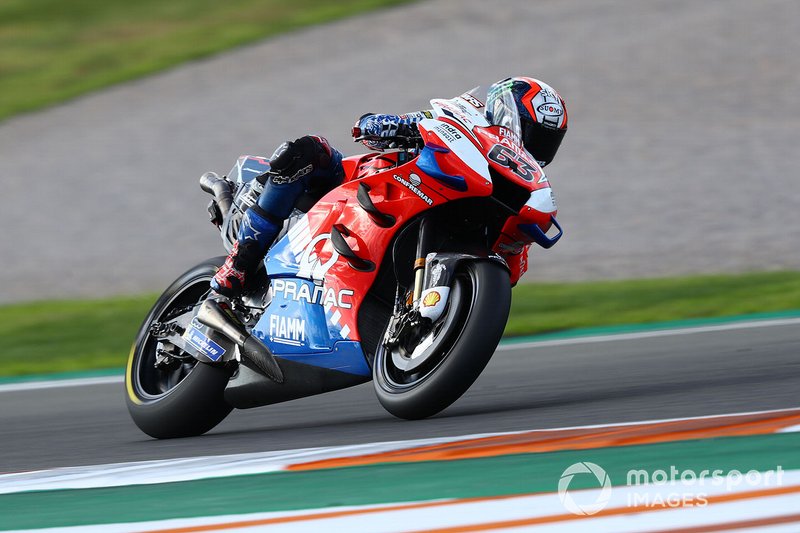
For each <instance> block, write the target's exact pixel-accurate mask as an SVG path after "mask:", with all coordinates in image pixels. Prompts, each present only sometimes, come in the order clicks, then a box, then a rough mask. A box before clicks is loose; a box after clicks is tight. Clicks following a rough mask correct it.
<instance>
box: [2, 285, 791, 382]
mask: <svg viewBox="0 0 800 533" xmlns="http://www.w3.org/2000/svg"><path fill="white" fill-rule="evenodd" d="M513 295H514V298H513V302H512V306H511V317H510V319H509V321H508V325H507V327H506V336H507V337H509V336H515V335H531V334H541V333H551V332H558V331H564V330H569V329H575V328H591V327H603V326H615V325H628V324H639V323H652V322H664V321H672V320H685V319H693V318H714V317H725V316H734V315H741V314H750V313H763V312H775V311H792V310H800V272H770V273H754V274H743V275H719V276H696V277H683V278H663V279H647V280H633V281H602V282H582V283H544V284H540V283H531V284H524V285H518V286H517V287H515V288H514V292H513ZM155 300H156V295H154V294H150V295H142V296H135V297H125V298H108V299H102V300H76V301H45V302H33V303H22V304H14V305H7V306H3V307H0V339H3V349H2V351H0V376H18V375H26V374H39V373H56V372H65V371H76V370H89V369H103V368H121V367H123V366H124V365H125V362H126V360H127V356H128V352H129V350H130V346H131V343H132V342H133V338H134V336H135V334H136V331H137V329H138V328H139V325H140V324H141V322H142V320H144V317H145V315H146V314H147V312H148V310H149V308H150V306H151V305H152V304H153V302H154V301H155Z"/></svg>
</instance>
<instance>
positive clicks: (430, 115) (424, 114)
mask: <svg viewBox="0 0 800 533" xmlns="http://www.w3.org/2000/svg"><path fill="white" fill-rule="evenodd" d="M420 113H422V115H423V116H424V117H425V118H433V113H431V112H430V111H427V110H426V111H420Z"/></svg>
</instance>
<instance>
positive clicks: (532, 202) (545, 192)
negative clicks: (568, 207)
mask: <svg viewBox="0 0 800 533" xmlns="http://www.w3.org/2000/svg"><path fill="white" fill-rule="evenodd" d="M525 205H527V206H528V207H532V208H533V209H536V210H537V211H539V212H540V213H555V212H556V209H557V208H556V199H555V197H554V196H553V189H551V188H550V187H545V188H544V189H539V190H536V191H533V192H532V193H531V197H530V198H529V199H528V201H527V202H525Z"/></svg>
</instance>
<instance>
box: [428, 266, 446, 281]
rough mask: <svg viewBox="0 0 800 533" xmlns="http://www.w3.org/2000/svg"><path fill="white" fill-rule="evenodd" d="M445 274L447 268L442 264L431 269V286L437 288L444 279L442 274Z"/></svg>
mask: <svg viewBox="0 0 800 533" xmlns="http://www.w3.org/2000/svg"><path fill="white" fill-rule="evenodd" d="M444 272H445V266H444V265H443V264H442V263H436V264H435V265H433V267H431V285H433V286H435V285H438V284H439V280H440V279H442V274H444Z"/></svg>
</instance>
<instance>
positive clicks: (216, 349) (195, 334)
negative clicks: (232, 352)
mask: <svg viewBox="0 0 800 533" xmlns="http://www.w3.org/2000/svg"><path fill="white" fill-rule="evenodd" d="M197 328H198V325H197V323H196V322H194V321H192V325H191V327H190V328H189V329H188V330H186V333H185V334H184V336H183V338H184V339H186V341H187V342H188V343H189V344H191V345H192V346H194V347H195V348H197V349H198V350H200V351H201V352H203V353H204V354H205V355H206V356H208V358H209V359H211V360H212V361H219V360H220V358H221V357H222V356H223V355H225V349H224V348H223V347H222V346H220V345H219V344H217V343H216V342H214V341H212V340H211V339H209V338H208V337H207V336H206V335H205V334H204V333H203V332H202V331H200V330H199V329H197Z"/></svg>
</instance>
